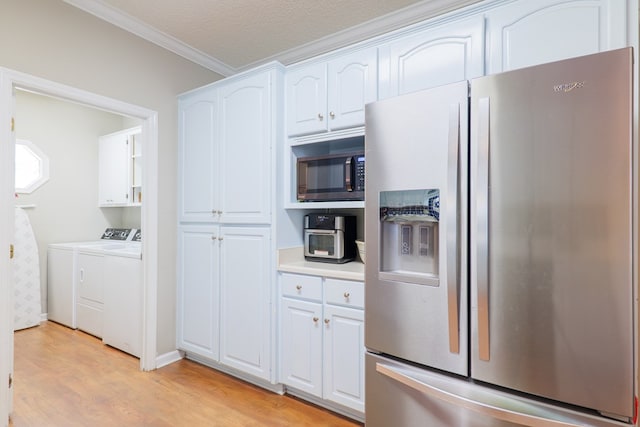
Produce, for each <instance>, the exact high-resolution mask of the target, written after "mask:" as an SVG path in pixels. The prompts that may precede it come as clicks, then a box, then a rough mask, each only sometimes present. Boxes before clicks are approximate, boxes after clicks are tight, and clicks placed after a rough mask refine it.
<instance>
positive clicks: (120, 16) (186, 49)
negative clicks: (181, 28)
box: [63, 0, 238, 77]
mask: <svg viewBox="0 0 640 427" xmlns="http://www.w3.org/2000/svg"><path fill="white" fill-rule="evenodd" d="M63 1H64V2H65V3H68V4H70V5H71V6H74V7H77V8H78V9H81V10H83V11H85V12H87V13H90V14H92V15H94V16H96V17H98V18H100V19H102V20H104V21H106V22H109V23H110V24H113V25H115V26H117V27H120V28H122V29H123V30H126V31H128V32H130V33H133V34H135V35H136V36H138V37H141V38H143V39H145V40H147V41H149V42H151V43H154V44H156V45H158V46H160V47H162V48H164V49H167V50H169V51H171V52H173V53H175V54H176V55H179V56H182V57H183V58H185V59H188V60H189V61H191V62H194V63H196V64H198V65H201V66H203V67H205V68H207V69H209V70H211V71H214V72H216V73H218V74H220V75H222V76H224V77H227V76H230V75H232V74H235V73H237V72H238V70H236V69H235V68H233V67H231V66H229V65H228V64H225V63H224V62H222V61H220V60H218V59H216V58H214V57H212V56H210V55H207V54H206V53H204V52H202V51H200V50H198V49H195V48H193V47H191V46H189V45H188V44H186V43H184V42H182V41H180V40H178V39H176V38H175V37H172V36H170V35H169V34H166V33H164V32H162V31H159V30H157V29H156V28H154V27H152V26H150V25H149V24H146V23H144V22H142V21H140V20H139V19H137V18H134V17H133V16H131V15H128V14H126V13H124V12H122V11H121V10H120V9H116V8H114V7H112V6H110V5H108V4H106V3H104V2H102V1H101V0H63Z"/></svg>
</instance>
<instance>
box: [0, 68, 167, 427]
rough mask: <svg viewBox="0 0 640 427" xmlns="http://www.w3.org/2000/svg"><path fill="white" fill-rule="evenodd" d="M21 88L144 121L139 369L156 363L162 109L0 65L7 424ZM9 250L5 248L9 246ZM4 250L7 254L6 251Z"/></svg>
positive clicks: (1, 346)
mask: <svg viewBox="0 0 640 427" xmlns="http://www.w3.org/2000/svg"><path fill="white" fill-rule="evenodd" d="M16 88H19V89H23V90H27V91H32V92H35V93H39V94H42V95H48V96H52V97H54V98H58V99H61V100H64V101H69V102H73V103H79V104H83V105H86V106H88V107H93V108H97V109H100V110H104V111H108V112H111V113H115V114H121V115H125V116H130V117H135V118H138V119H140V120H142V135H143V138H144V142H145V154H144V156H143V157H142V167H143V176H142V185H143V186H144V189H145V200H144V203H143V204H142V208H141V216H142V218H141V227H142V229H143V230H144V233H145V235H144V239H143V241H142V253H143V254H144V256H143V259H142V261H143V277H144V279H143V307H142V312H143V320H142V341H143V342H142V354H141V357H140V369H141V370H143V371H150V370H153V369H155V368H156V366H157V365H156V342H157V283H158V113H157V112H156V111H153V110H149V109H147V108H143V107H140V106H137V105H133V104H129V103H126V102H123V101H119V100H116V99H113V98H108V97H105V96H102V95H97V94H95V93H91V92H87V91H84V90H81V89H77V88H74V87H71V86H67V85H63V84H59V83H56V82H53V81H49V80H46V79H42V78H39V77H35V76H32V75H29V74H25V73H21V72H18V71H14V70H11V69H7V68H2V67H0V248H5V249H4V250H3V249H0V426H7V425H8V420H9V414H10V413H11V410H12V396H13V392H12V388H10V387H9V381H8V378H7V375H13V283H12V282H13V279H12V277H13V276H12V274H11V272H12V265H11V262H10V259H9V254H8V252H9V247H10V245H11V244H13V238H12V237H11V236H13V233H14V206H15V201H14V194H15V188H14V187H15V184H14V176H15V175H14V173H15V172H14V159H15V132H14V131H13V130H12V122H13V120H14V117H15V104H14V95H13V94H14V91H15V89H16ZM5 250H6V251H7V252H4V251H5ZM3 252H4V255H3V254H2V253H3Z"/></svg>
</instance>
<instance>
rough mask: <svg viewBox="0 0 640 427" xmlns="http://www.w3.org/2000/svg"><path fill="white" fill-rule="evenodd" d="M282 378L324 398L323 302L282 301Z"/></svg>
mask: <svg viewBox="0 0 640 427" xmlns="http://www.w3.org/2000/svg"><path fill="white" fill-rule="evenodd" d="M281 301H282V302H281V309H282V310H281V314H280V316H281V318H280V322H281V328H282V333H281V349H280V350H281V356H280V357H281V361H282V366H281V374H280V375H281V378H280V381H281V382H283V383H284V384H286V385H289V386H291V387H294V388H297V389H299V390H302V391H304V392H307V393H309V394H312V395H314V396H317V397H320V398H321V397H322V325H323V323H322V304H320V303H316V302H309V301H301V300H297V299H291V298H282V300H281Z"/></svg>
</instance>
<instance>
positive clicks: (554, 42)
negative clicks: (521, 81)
mask: <svg viewBox="0 0 640 427" xmlns="http://www.w3.org/2000/svg"><path fill="white" fill-rule="evenodd" d="M626 10H627V2H626V1H625V0H573V1H571V0H570V1H563V2H559V1H558V0H536V1H530V0H520V1H516V2H513V3H508V4H506V5H504V6H502V7H499V8H496V9H492V10H489V11H488V12H487V13H486V18H487V37H488V40H487V46H488V47H489V53H488V61H487V63H488V70H487V74H493V73H498V72H501V71H508V70H513V69H516V68H522V67H527V66H530V65H536V64H542V63H545V62H551V61H557V60H561V59H566V58H571V57H575V56H581V55H588V54H591V53H596V52H599V51H603V50H610V49H616V48H621V47H624V46H627V45H628V43H627V26H626V25H625V24H623V25H621V23H625V22H626V18H625V16H626Z"/></svg>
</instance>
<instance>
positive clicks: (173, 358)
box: [156, 350, 184, 369]
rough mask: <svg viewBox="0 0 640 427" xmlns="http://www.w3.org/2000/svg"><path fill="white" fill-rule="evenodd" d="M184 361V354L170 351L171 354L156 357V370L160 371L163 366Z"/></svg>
mask: <svg viewBox="0 0 640 427" xmlns="http://www.w3.org/2000/svg"><path fill="white" fill-rule="evenodd" d="M182 359H184V353H183V352H181V351H179V350H174V351H170V352H169V353H165V354H161V355H160V356H158V357H156V368H157V369H160V368H162V367H163V366H167V365H170V364H172V363H175V362H179V361H180V360H182Z"/></svg>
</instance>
